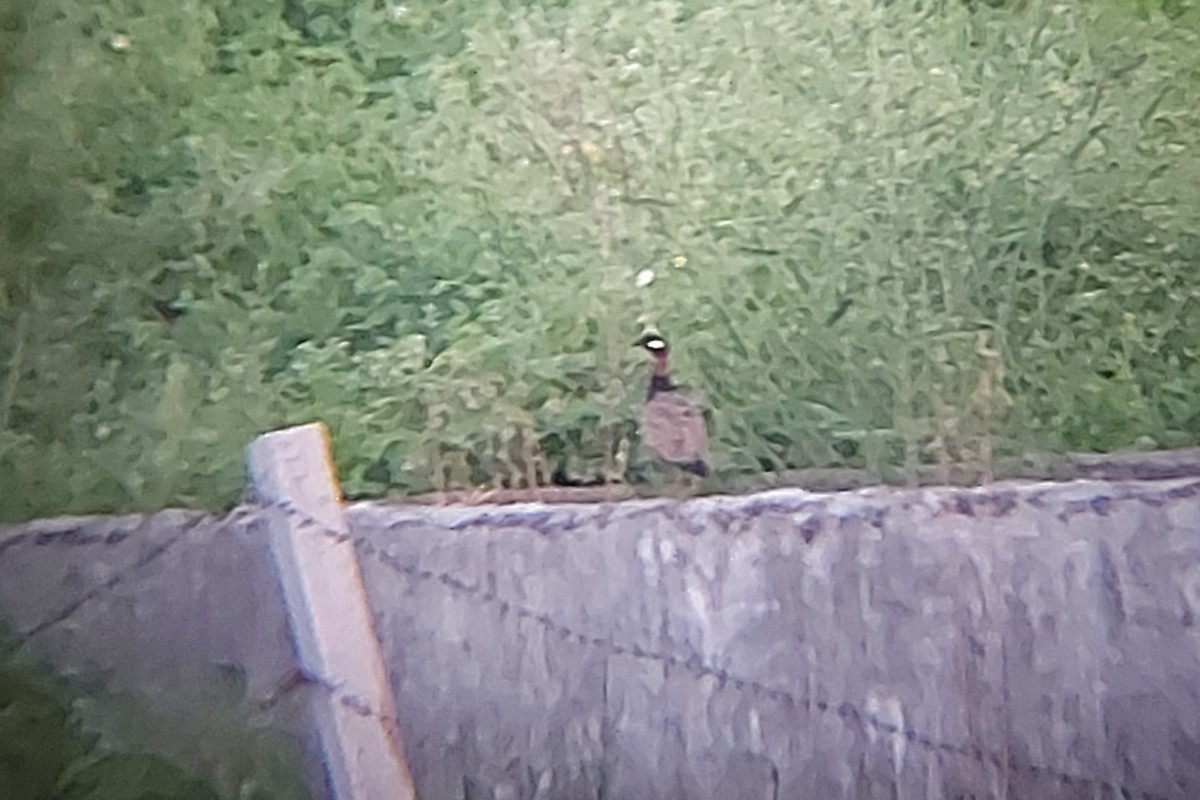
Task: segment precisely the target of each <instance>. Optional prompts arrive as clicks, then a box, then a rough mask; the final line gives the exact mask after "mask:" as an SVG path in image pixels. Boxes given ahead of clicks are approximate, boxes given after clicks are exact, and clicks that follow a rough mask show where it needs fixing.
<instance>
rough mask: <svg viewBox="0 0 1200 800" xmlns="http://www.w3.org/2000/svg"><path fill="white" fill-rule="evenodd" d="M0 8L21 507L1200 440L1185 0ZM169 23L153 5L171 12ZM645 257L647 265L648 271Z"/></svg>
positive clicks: (10, 459) (1, 203)
mask: <svg viewBox="0 0 1200 800" xmlns="http://www.w3.org/2000/svg"><path fill="white" fill-rule="evenodd" d="M282 8H283V13H280V6H277V5H274V4H258V3H237V2H233V0H214V1H205V2H201V0H184V1H183V2H180V3H176V4H171V5H170V6H169V7H167V6H163V7H162V8H159V6H157V5H155V6H148V5H145V4H140V3H134V2H131V1H130V2H124V1H123V0H105V2H101V3H95V4H86V5H80V4H78V3H68V2H65V1H63V0H39V2H32V1H31V0H8V2H7V3H6V4H5V5H3V6H2V10H0V114H2V115H3V119H4V120H5V124H4V127H3V130H2V131H0V171H2V173H3V174H4V175H5V176H6V179H5V181H4V182H3V184H2V185H0V253H2V254H3V255H0V486H4V487H5V491H4V492H3V496H2V497H0V518H4V519H23V518H28V517H33V516H40V515H47V514H53V513H62V512H80V511H109V510H116V509H147V508H157V507H161V506H164V505H189V506H205V507H216V506H221V505H223V504H225V503H228V502H231V501H232V500H233V498H235V497H236V496H237V494H238V493H239V491H240V490H241V483H242V469H241V449H242V447H243V446H244V445H245V444H246V443H247V442H248V441H249V440H250V439H251V438H253V436H255V435H256V434H258V433H260V432H262V431H264V430H267V429H269V428H272V427H277V426H281V425H285V424H291V423H297V422H305V421H309V420H312V419H321V420H324V421H325V422H326V423H328V424H329V425H330V427H331V428H332V431H333V435H334V441H335V447H336V457H337V462H338V467H339V471H340V477H341V480H342V481H343V483H344V485H345V487H346V489H347V491H349V492H352V493H366V494H378V493H383V492H385V491H388V490H399V491H406V492H419V491H425V490H428V489H430V488H434V487H439V486H451V487H453V486H459V485H465V484H480V485H482V484H491V483H501V482H502V483H508V484H518V483H521V482H523V481H529V480H542V481H544V480H546V479H548V477H549V476H550V474H551V473H555V472H557V473H558V474H559V475H560V477H567V478H569V479H573V480H589V479H593V478H595V477H597V476H599V475H603V474H610V475H611V474H615V473H620V472H621V471H622V469H623V467H622V456H623V453H624V452H625V451H626V450H627V449H629V448H630V447H631V445H634V447H633V448H632V452H633V453H635V458H634V466H633V467H631V468H630V470H629V472H630V474H631V475H636V474H637V469H636V462H637V457H636V453H637V452H638V451H637V449H636V446H635V445H636V441H635V432H634V431H635V424H634V421H635V419H636V405H637V403H638V401H639V399H640V397H641V395H642V383H641V381H643V380H644V376H643V367H642V365H641V363H640V359H639V358H638V354H637V353H636V351H634V350H633V349H632V348H631V347H630V346H629V345H630V342H632V340H633V339H634V338H635V337H636V336H637V335H638V334H639V333H640V332H641V330H642V328H643V326H646V325H655V326H657V327H659V328H660V329H661V330H662V331H663V332H664V333H665V334H667V335H668V336H669V337H670V338H671V339H672V340H673V342H674V343H675V346H676V351H677V358H676V369H677V372H678V374H679V377H680V378H681V379H682V380H684V381H685V382H687V383H689V384H691V385H693V386H695V387H697V388H698V389H700V390H702V391H703V392H704V394H705V395H706V397H707V398H708V401H709V404H710V406H711V410H712V415H711V416H712V439H713V450H714V461H715V463H716V466H717V470H718V475H719V477H718V479H717V480H718V483H719V482H720V481H721V480H724V479H729V480H732V479H733V478H735V477H737V476H745V475H752V474H755V473H758V472H760V471H763V470H781V469H790V468H798V467H799V468H803V467H829V466H849V467H857V468H864V469H867V470H870V471H873V472H875V473H876V474H879V475H881V476H883V475H887V474H891V473H895V472H897V471H898V472H899V473H900V474H908V475H911V474H913V472H914V470H915V469H917V468H918V467H919V466H921V465H929V464H942V465H949V464H959V463H986V462H988V461H990V460H991V459H992V458H994V457H997V456H999V455H1005V454H1008V455H1012V454H1021V453H1025V452H1030V451H1035V450H1036V451H1043V450H1050V451H1055V450H1066V449H1090V450H1101V451H1108V450H1119V449H1127V448H1150V447H1175V446H1181V445H1189V444H1196V443H1198V442H1200V401H1198V400H1197V398H1200V300H1198V299H1197V298H1198V297H1200V271H1198V270H1197V269H1196V265H1197V262H1198V261H1200V234H1198V233H1197V228H1196V221H1197V220H1198V219H1200V161H1197V159H1196V158H1195V152H1196V148H1197V146H1198V145H1200V110H1198V109H1197V107H1196V104H1195V102H1194V98H1195V96H1196V91H1197V88H1198V87H1200V55H1198V54H1200V46H1197V44H1198V42H1197V38H1198V35H1197V34H1198V31H1200V21H1198V20H1200V10H1198V7H1197V4H1196V3H1193V2H1181V1H1180V0H1172V1H1171V2H1163V3H1149V2H1138V3H1117V2H1109V3H1095V2H1082V0H1079V1H1078V2H1067V3H1058V4H1055V3H1050V2H1042V0H1027V1H1026V2H1013V3H1003V2H999V1H998V0H993V2H983V0H980V1H979V2H950V0H945V1H944V2H936V1H934V0H926V1H924V2H916V1H915V0H911V1H907V2H905V1H898V2H893V3H877V2H871V1H870V0H842V1H841V2H834V3H820V4H809V5H807V6H806V7H805V9H804V11H803V13H800V12H799V11H798V10H797V9H796V7H795V5H794V4H791V3H785V2H761V1H760V0H753V1H751V0H735V1H734V2H721V3H717V2H704V1H701V2H658V3H645V2H635V1H634V0H617V2H607V1H606V2H600V0H578V1H577V2H556V3H551V2H542V3H520V2H515V0H481V2H473V3H465V2H450V3H436V4H435V3H426V2H414V3H406V4H404V5H400V4H395V3H391V2H349V1H348V0H342V1H339V0H334V1H333V2H320V3H318V2H313V1H312V0H288V2H286V3H285V4H284V5H283V7H282ZM148 9H151V10H148ZM644 270H651V271H652V272H653V276H654V280H653V281H652V282H651V283H650V284H649V285H646V286H638V285H637V283H636V276H637V275H638V274H639V273H641V272H643V271H644Z"/></svg>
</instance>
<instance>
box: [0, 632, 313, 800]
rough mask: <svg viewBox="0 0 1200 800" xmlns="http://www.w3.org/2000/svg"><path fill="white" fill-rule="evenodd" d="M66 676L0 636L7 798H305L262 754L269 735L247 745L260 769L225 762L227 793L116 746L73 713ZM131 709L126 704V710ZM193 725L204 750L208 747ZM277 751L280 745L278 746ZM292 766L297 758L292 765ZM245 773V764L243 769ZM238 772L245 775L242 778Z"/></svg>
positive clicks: (1, 762)
mask: <svg viewBox="0 0 1200 800" xmlns="http://www.w3.org/2000/svg"><path fill="white" fill-rule="evenodd" d="M71 696H72V692H71V691H70V687H69V686H68V684H67V682H66V681H64V680H62V679H60V678H56V677H51V676H49V675H48V674H47V673H46V672H45V671H44V670H42V669H39V668H38V667H36V666H35V665H34V664H32V663H30V662H29V661H28V660H27V659H24V658H21V657H20V656H18V654H17V652H16V650H15V649H14V648H13V647H12V645H11V644H10V643H9V642H7V641H6V640H5V639H4V638H0V786H3V787H4V798H5V800H147V798H155V800H220V798H221V797H233V796H236V797H239V798H245V800H266V798H301V797H304V796H306V795H305V794H304V792H303V789H302V787H301V786H300V785H299V784H298V782H297V780H296V779H295V778H294V777H293V776H291V775H288V774H286V773H284V772H282V771H280V770H279V769H275V768H272V769H268V768H266V766H265V765H266V764H267V762H266V761H264V760H262V757H263V755H264V754H265V753H267V752H268V748H269V747H270V746H271V745H266V744H265V738H264V737H262V736H260V741H259V742H258V743H257V744H255V743H253V742H250V743H244V744H249V747H250V751H249V752H253V753H254V754H255V756H257V757H258V758H259V759H260V760H259V762H258V763H257V764H256V765H254V766H253V768H252V769H253V771H254V772H257V774H249V773H247V774H241V773H238V772H237V770H231V769H229V768H228V767H229V766H230V765H226V769H225V774H224V776H223V777H224V778H226V779H227V780H226V782H229V779H234V782H235V783H236V784H237V785H236V786H231V787H230V788H229V790H228V791H227V792H226V793H225V794H222V793H220V792H218V791H217V790H216V789H214V788H213V786H212V785H211V783H210V782H209V781H207V780H204V779H202V778H199V777H197V776H196V775H194V774H191V773H189V772H188V771H186V770H184V769H182V768H181V767H179V766H177V765H175V764H173V763H172V762H170V761H168V760H166V759H164V758H161V757H159V756H156V755H152V754H150V753H144V752H130V751H126V750H119V749H113V748H110V747H106V746H104V745H102V744H101V741H100V737H99V736H98V735H97V734H95V733H93V732H89V731H86V730H85V729H84V727H83V725H82V724H81V722H80V720H79V717H78V716H77V714H76V713H75V712H74V710H73V707H72V700H71ZM128 711H129V708H128V707H127V708H126V712H127V713H126V716H129V714H128ZM211 733H212V731H193V732H192V735H193V736H194V737H196V744H197V747H198V749H199V750H201V751H204V750H206V749H209V748H210V746H211V742H208V741H205V740H204V736H205V735H206V734H211ZM276 751H278V747H277V746H276ZM289 766H290V767H291V769H292V770H293V771H294V769H295V766H296V764H294V763H293V764H290V765H289ZM243 772H244V770H243ZM239 775H240V779H237V778H238V777H239Z"/></svg>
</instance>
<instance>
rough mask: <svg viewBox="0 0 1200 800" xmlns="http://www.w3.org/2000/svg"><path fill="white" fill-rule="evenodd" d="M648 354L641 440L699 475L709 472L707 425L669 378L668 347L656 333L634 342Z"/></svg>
mask: <svg viewBox="0 0 1200 800" xmlns="http://www.w3.org/2000/svg"><path fill="white" fill-rule="evenodd" d="M633 345H634V347H640V348H642V349H643V350H645V351H646V352H647V353H649V354H650V356H651V362H650V387H649V389H648V390H647V391H646V402H645V403H644V404H643V405H642V420H641V421H642V425H641V434H642V441H643V442H644V443H645V444H646V446H647V447H649V448H650V450H651V451H652V452H653V453H654V454H655V455H656V456H658V457H659V458H660V459H662V460H663V461H666V462H668V463H671V464H674V465H676V466H677V467H679V468H680V469H682V470H684V471H685V472H690V473H692V474H693V475H696V476H698V477H701V478H703V477H705V476H706V475H708V428H707V426H706V424H705V421H704V414H703V412H702V411H701V409H700V407H699V405H698V404H697V403H695V402H694V401H693V399H692V398H691V397H689V396H688V393H687V391H686V389H685V387H683V386H680V385H678V384H676V383H675V382H674V381H672V380H671V373H670V367H669V365H668V355H669V354H670V351H671V348H670V346H669V345H668V344H667V340H666V339H664V338H663V337H662V336H661V335H660V334H658V333H653V332H651V333H646V334H645V335H643V336H642V337H641V338H640V339H638V340H637V341H636V342H634V343H633Z"/></svg>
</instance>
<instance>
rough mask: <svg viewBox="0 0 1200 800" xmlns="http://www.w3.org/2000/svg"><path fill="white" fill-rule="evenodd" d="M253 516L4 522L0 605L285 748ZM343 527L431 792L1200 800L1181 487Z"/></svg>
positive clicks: (41, 645)
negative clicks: (225, 687) (277, 738)
mask: <svg viewBox="0 0 1200 800" xmlns="http://www.w3.org/2000/svg"><path fill="white" fill-rule="evenodd" d="M266 513H278V512H265V511H264V512H248V511H247V512H243V513H242V515H241V516H235V518H233V519H231V520H224V521H221V520H212V519H209V518H207V517H202V516H199V515H195V514H191V513H188V512H169V513H165V514H160V515H155V516H153V517H150V518H146V519H142V520H138V519H125V518H122V519H121V520H77V521H66V522H59V521H51V522H43V523H37V524H36V525H34V526H32V527H28V528H11V529H6V530H0V619H2V620H4V621H6V622H7V623H8V625H9V626H10V627H11V628H13V629H15V630H16V631H18V632H19V633H21V634H22V636H23V637H24V638H25V641H26V647H28V648H30V649H31V651H33V652H35V653H36V654H38V655H42V656H44V657H46V658H48V659H49V660H50V661H51V662H53V663H55V664H57V665H60V666H63V667H65V668H67V669H71V670H76V671H79V670H82V669H84V666H82V665H88V664H91V665H93V671H94V672H95V673H96V675H97V676H99V677H98V678H97V680H98V682H99V685H102V686H103V687H106V688H109V689H111V688H113V687H116V688H122V687H123V688H124V690H126V691H136V692H138V693H140V694H145V693H147V692H150V693H152V694H153V695H154V696H156V697H161V698H171V697H176V698H183V699H181V700H179V703H182V704H183V705H185V706H188V705H190V706H195V705H196V704H203V702H204V700H203V696H202V695H199V694H197V693H196V692H195V691H192V692H189V691H188V689H187V687H188V686H192V685H196V684H198V683H199V682H202V679H203V678H204V676H208V675H211V674H213V672H214V670H216V671H217V672H220V670H221V669H222V667H221V666H220V665H226V666H225V667H224V668H223V669H226V670H228V669H233V670H235V671H236V672H238V673H239V674H242V675H244V676H246V677H245V685H246V690H245V700H244V703H245V705H246V706H247V707H251V708H255V709H257V708H260V707H261V706H263V705H266V706H269V707H270V709H271V710H270V711H269V712H256V713H259V714H260V717H256V718H255V724H261V725H262V726H264V727H265V728H270V729H272V730H280V731H285V732H286V731H291V732H292V733H291V735H292V736H294V737H295V740H296V741H297V742H299V743H300V744H299V745H298V746H300V747H304V746H306V745H305V744H304V743H305V742H309V743H310V744H311V736H310V735H309V734H308V733H307V731H308V728H307V727H306V726H308V725H310V724H311V723H310V722H309V721H308V720H307V718H306V716H305V714H304V713H303V710H302V709H300V708H298V707H297V706H295V703H294V696H295V692H290V691H283V690H281V688H280V687H286V686H288V685H289V675H290V674H291V673H292V671H293V670H294V666H293V663H294V656H293V648H292V647H291V644H290V642H289V640H288V636H287V630H286V618H287V615H286V613H285V609H283V608H282V607H281V601H280V600H279V596H280V595H279V592H278V588H277V586H278V583H277V580H276V579H275V577H274V575H273V573H272V568H271V564H270V561H271V559H270V555H269V554H268V553H267V552H266V550H265V549H264V547H265V545H264V542H265V539H266V537H265V536H258V535H257V534H256V525H260V524H261V523H260V522H259V521H256V520H261V516H260V515H262V514H266ZM346 516H347V520H348V522H349V525H350V529H351V532H352V541H353V543H354V546H355V547H356V549H357V553H358V560H359V563H360V566H361V570H362V576H363V581H364V583H365V587H366V591H367V597H368V599H369V602H370V606H371V609H372V611H373V613H374V617H375V628H376V632H377V633H378V636H379V639H380V643H381V646H382V650H383V655H384V659H385V663H386V666H387V671H388V677H389V679H390V683H391V686H392V689H393V693H394V695H395V701H396V706H397V712H398V720H399V727H400V729H401V732H402V735H403V740H404V743H405V751H406V754H407V757H408V762H409V765H410V767H411V772H412V776H413V779H414V780H415V783H416V788H417V790H418V792H419V796H420V797H421V798H423V799H424V800H442V799H443V798H473V799H474V798H535V797H536V798H564V799H568V800H574V799H575V798H586V797H593V798H613V799H617V798H620V799H621V800H625V799H628V800H641V798H688V800H702V799H703V798H733V797H736V798H752V799H757V798H772V799H774V798H813V799H814V800H818V799H820V800H824V799H825V798H855V800H871V799H873V798H888V800H892V799H893V798H899V799H900V800H903V799H904V798H923V799H924V798H935V799H937V798H948V799H949V798H955V799H958V798H961V800H966V799H967V798H975V799H976V800H982V798H993V797H995V798H1000V797H1005V798H1031V799H1034V798H1037V799H1040V798H1048V799H1050V800H1054V799H1055V798H1080V799H1082V798H1088V799H1089V800H1092V799H1093V798H1107V797H1121V796H1123V795H1122V794H1121V792H1122V791H1123V792H1125V795H1124V796H1130V797H1147V798H1150V797H1161V798H1177V799H1178V800H1188V799H1190V798H1196V797H1200V632H1198V631H1197V628H1196V617H1197V615H1198V614H1200V480H1196V479H1179V480H1167V481H1146V482H1119V481H1118V482H1101V481H1088V482H1077V483H1071V484H1027V485H1016V484H1011V485H1003V484H998V485H993V486H989V487H986V488H983V489H977V490H959V489H927V490H911V491H899V490H886V489H880V490H864V491H859V492H854V493H847V494H839V495H814V494H808V493H804V492H799V491H779V492H771V493H766V494H760V495H756V496H751V497H744V498H720V499H718V498H705V499H697V500H692V501H687V502H683V503H677V502H669V501H634V502H625V503H620V504H609V505H593V506H585V505H577V506H571V505H560V506H541V505H526V506H504V507H491V508H479V507H476V508H468V507H448V508H419V509H418V508H393V507H386V506H381V505H375V504H355V505H351V506H349V507H348V508H347V511H346ZM114 576H117V580H115V582H114ZM293 683H294V682H293ZM318 689H319V687H318ZM312 690H314V689H312V688H311V687H310V688H309V689H303V688H302V689H301V690H300V692H301V693H302V692H303V691H312ZM268 713H269V714H270V715H272V716H270V717H269V718H268V717H263V716H262V714H268ZM164 724H165V723H164ZM308 752H310V753H311V748H310V749H309V751H308ZM308 780H309V781H310V786H312V787H313V788H314V791H315V793H316V794H318V795H319V794H321V793H323V792H324V791H325V790H324V785H323V783H322V781H321V778H320V776H319V774H312V773H310V774H309V776H308Z"/></svg>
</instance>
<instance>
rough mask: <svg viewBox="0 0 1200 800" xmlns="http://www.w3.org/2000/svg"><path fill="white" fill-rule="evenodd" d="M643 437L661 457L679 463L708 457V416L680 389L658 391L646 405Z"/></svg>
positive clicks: (687, 462) (643, 411) (643, 414)
mask: <svg viewBox="0 0 1200 800" xmlns="http://www.w3.org/2000/svg"><path fill="white" fill-rule="evenodd" d="M642 440H643V441H644V442H645V443H646V446H647V447H649V448H650V449H651V450H653V451H654V453H655V454H656V455H658V457H659V458H662V459H663V460H665V461H670V462H673V463H676V464H691V463H694V462H698V461H704V460H705V459H706V458H707V456H708V429H707V427H706V426H705V423H704V415H703V414H702V413H700V409H699V408H698V407H697V406H696V405H695V404H694V403H692V401H691V400H689V399H688V398H687V397H686V396H685V395H683V394H682V393H680V392H678V391H666V392H656V393H655V394H654V396H653V397H651V398H650V399H649V400H647V401H646V404H645V405H644V406H642Z"/></svg>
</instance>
